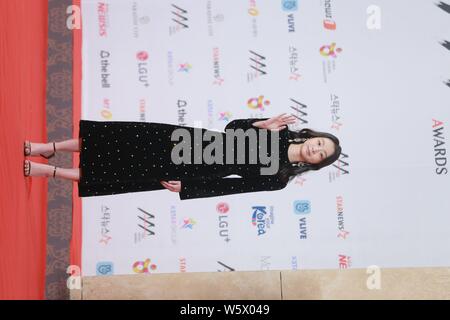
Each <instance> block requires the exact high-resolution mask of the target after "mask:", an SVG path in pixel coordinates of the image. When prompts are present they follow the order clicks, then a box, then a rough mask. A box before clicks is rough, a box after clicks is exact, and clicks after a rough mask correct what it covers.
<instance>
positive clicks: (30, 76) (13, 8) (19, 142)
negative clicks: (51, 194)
mask: <svg viewBox="0 0 450 320" xmlns="http://www.w3.org/2000/svg"><path fill="white" fill-rule="evenodd" d="M47 15H48V13H47V0H20V1H17V0H1V1H0V119H1V126H0V143H1V157H0V159H1V160H0V161H1V163H0V197H1V198H0V254H1V257H0V299H44V289H45V262H46V238H47V230H46V224H47V222H46V218H47V216H46V213H47V180H46V179H44V178H33V179H32V178H25V177H24V176H23V169H22V168H23V159H24V156H23V141H24V140H25V139H30V140H32V141H47V138H46V137H47V133H46V131H47V130H46V110H45V101H46V100H45V99H46V63H47ZM31 159H32V160H34V161H39V162H47V160H46V159H43V158H38V157H32V158H31Z"/></svg>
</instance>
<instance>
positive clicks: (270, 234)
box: [82, 0, 450, 276]
mask: <svg viewBox="0 0 450 320" xmlns="http://www.w3.org/2000/svg"><path fill="white" fill-rule="evenodd" d="M435 2H436V1H434V0H430V1H428V0H420V1H419V0H415V1H406V0H396V1H387V0H379V1H372V0H370V1H366V0H352V1H348V0H347V1H343V0H332V1H313V0H303V1H298V2H297V1H282V0H264V1H263V0H247V1H245V0H242V1H237V0H232V1H231V0H227V1H225V0H222V1H219V0H216V1H209V0H196V1H192V0H191V1H188V0H184V1H182V0H177V1H174V2H170V1H160V0H159V1H157V0H153V1H151V0H140V1H137V0H136V1H132V0H110V1H92V0H84V1H82V18H83V54H82V57H83V87H82V88H83V92H82V95H83V105H82V118H83V119H90V120H100V121H101V120H108V121H111V120H116V121H148V122H152V121H153V122H166V123H172V124H181V125H188V126H199V127H200V126H203V127H207V128H210V129H217V130H223V128H224V127H225V125H226V124H227V123H228V122H229V121H231V120H233V119H238V118H249V117H271V116H274V115H278V114H280V113H284V112H286V113H292V114H294V115H296V116H297V117H298V119H299V121H298V124H296V125H294V126H291V129H300V128H303V127H309V128H312V129H315V130H319V131H327V132H330V133H333V134H335V135H336V136H337V137H339V139H340V140H341V145H342V150H343V152H342V155H341V158H340V160H339V161H337V162H335V164H334V165H333V166H329V167H327V168H325V169H323V170H321V171H318V172H311V173H307V174H305V175H303V176H302V177H298V178H297V179H296V180H294V181H293V182H292V183H291V184H289V185H288V186H287V187H286V188H285V189H283V190H281V191H273V192H256V193H253V194H252V193H245V194H241V195H229V196H223V197H217V198H214V197H213V198H205V199H194V200H186V201H181V200H179V197H178V194H176V193H173V192H170V191H168V190H161V191H147V192H137V193H127V194H119V195H114V196H100V197H89V198H82V199H83V200H82V202H83V247H82V267H83V268H82V270H83V275H86V276H89V275H108V274H133V273H142V272H144V273H166V272H199V271H233V270H236V271H250V270H283V269H288V270H289V269H294V270H295V269H321V268H355V267H357V268H365V267H367V266H369V265H378V266H380V267H413V266H417V267H422V266H449V265H450V246H449V243H450V232H449V231H450V230H449V229H450V179H449V174H448V170H449V167H450V165H449V163H448V145H447V144H446V140H447V139H449V137H450V132H449V128H448V126H446V124H447V123H448V122H449V120H450V119H449V116H450V108H449V101H450V87H449V86H447V85H445V83H444V82H445V81H447V80H448V79H450V51H449V50H447V49H446V48H445V47H444V46H443V45H441V44H440V42H442V41H444V40H450V33H449V30H450V14H448V13H446V12H445V11H444V10H442V9H440V8H439V7H437V6H436V5H435ZM372 4H375V5H377V6H378V7H379V9H380V10H381V11H380V13H381V16H380V17H381V29H379V30H371V29H369V28H368V27H367V20H370V18H371V17H374V15H373V11H371V10H372V9H369V11H367V10H368V8H369V6H370V5H372ZM324 20H326V21H327V23H326V24H324ZM330 25H331V26H335V29H334V30H333V27H331V28H330V27H329V28H326V27H325V26H330ZM332 43H335V44H336V48H335V50H334V53H335V56H334V57H333V56H332V54H331V53H332V52H331V53H330V52H329V51H330V46H331V45H332ZM324 46H325V47H324ZM322 47H323V49H322V53H324V54H321V51H320V50H321V48H322ZM337 48H339V50H338V49H337ZM327 53H328V54H327ZM258 99H259V102H258V103H256V102H255V101H256V100H258ZM255 208H256V209H255ZM302 208H303V209H304V208H307V211H306V212H304V211H303V212H302ZM255 212H258V213H259V212H263V213H264V212H265V214H263V217H262V219H263V220H264V221H265V222H264V224H263V225H264V227H263V229H262V230H263V231H265V232H264V233H262V234H260V235H258V226H257V225H255V224H254V223H252V216H253V214H254V213H255Z"/></svg>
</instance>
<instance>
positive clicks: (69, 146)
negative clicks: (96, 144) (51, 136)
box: [50, 138, 81, 152]
mask: <svg viewBox="0 0 450 320" xmlns="http://www.w3.org/2000/svg"><path fill="white" fill-rule="evenodd" d="M80 145H81V138H80V139H69V140H64V141H60V142H56V143H55V148H56V151H69V152H78V151H80ZM50 146H51V147H52V148H53V145H52V144H51V143H50Z"/></svg>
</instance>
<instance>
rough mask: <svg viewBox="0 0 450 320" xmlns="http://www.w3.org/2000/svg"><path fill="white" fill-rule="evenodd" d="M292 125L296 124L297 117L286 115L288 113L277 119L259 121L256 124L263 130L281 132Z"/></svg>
mask: <svg viewBox="0 0 450 320" xmlns="http://www.w3.org/2000/svg"><path fill="white" fill-rule="evenodd" d="M290 123H295V117H294V116H293V115H286V113H282V114H280V115H278V116H276V117H272V118H270V119H267V120H264V121H258V122H255V123H254V124H257V125H256V126H257V127H258V128H261V129H269V130H272V131H280V130H283V129H285V128H287V125H288V124H290Z"/></svg>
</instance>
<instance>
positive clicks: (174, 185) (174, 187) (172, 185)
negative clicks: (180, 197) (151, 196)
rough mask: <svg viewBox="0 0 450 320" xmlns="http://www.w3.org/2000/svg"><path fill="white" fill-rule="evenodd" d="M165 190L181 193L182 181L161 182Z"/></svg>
mask: <svg viewBox="0 0 450 320" xmlns="http://www.w3.org/2000/svg"><path fill="white" fill-rule="evenodd" d="M160 183H161V184H162V185H163V187H164V188H166V189H167V190H169V191H172V192H180V191H181V181H168V182H167V181H160Z"/></svg>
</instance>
